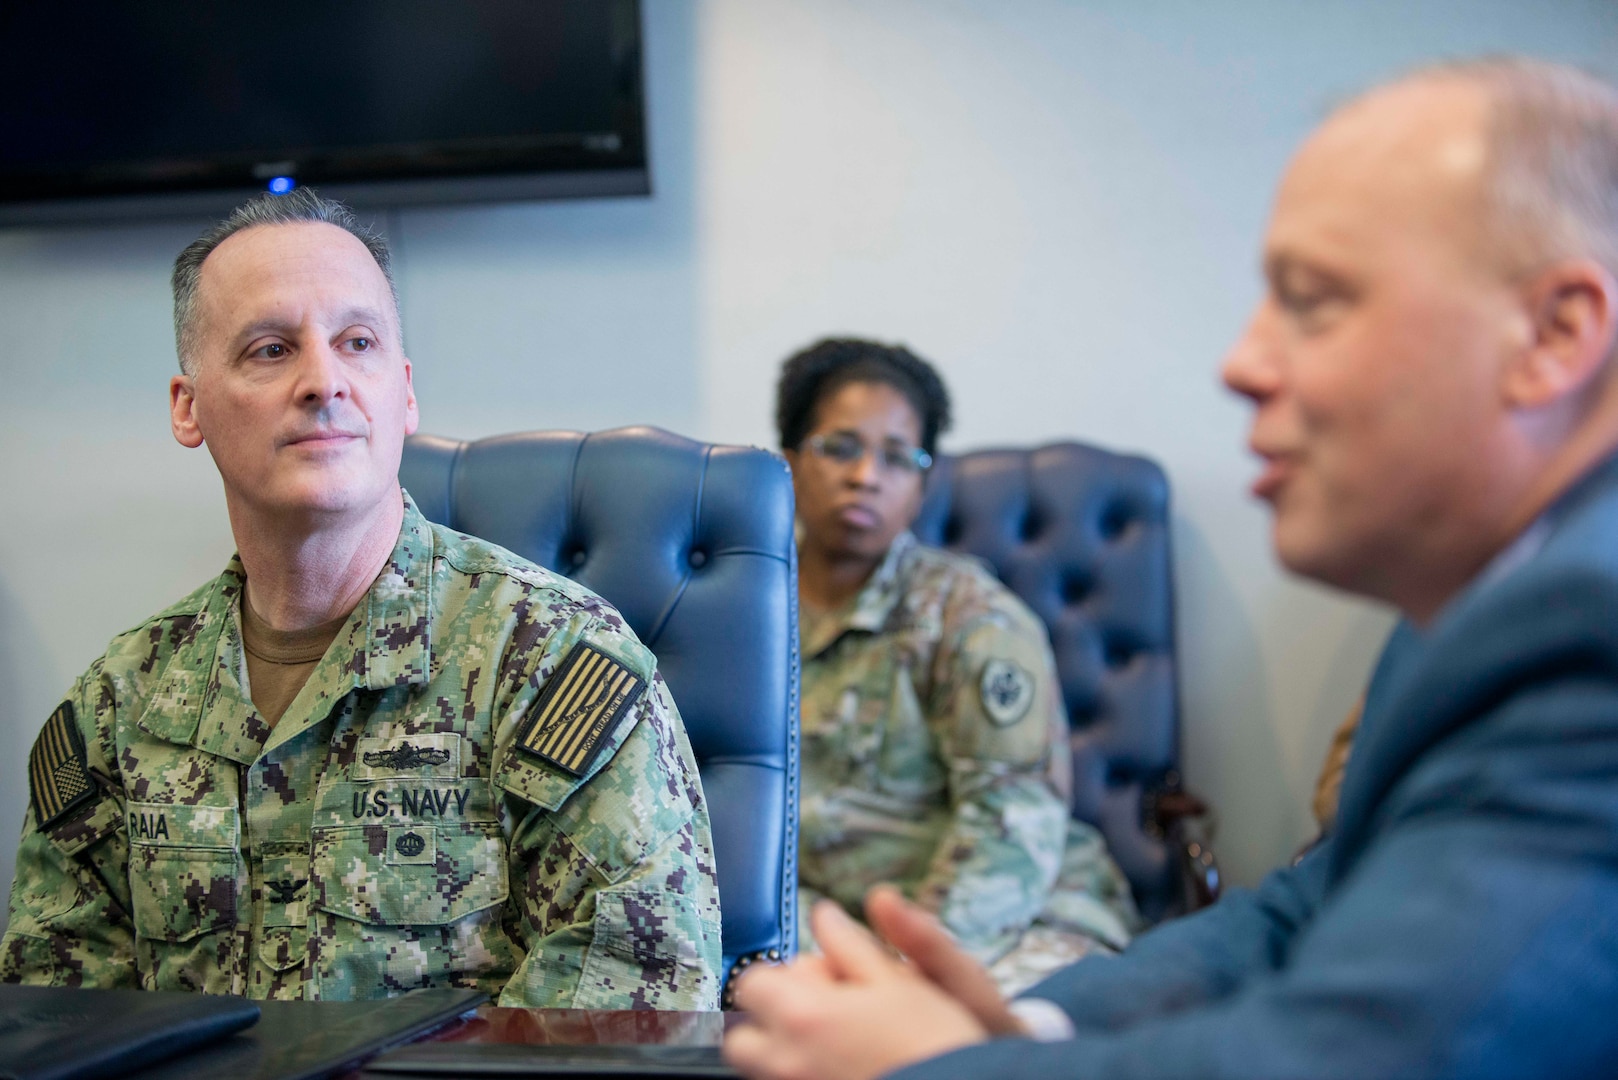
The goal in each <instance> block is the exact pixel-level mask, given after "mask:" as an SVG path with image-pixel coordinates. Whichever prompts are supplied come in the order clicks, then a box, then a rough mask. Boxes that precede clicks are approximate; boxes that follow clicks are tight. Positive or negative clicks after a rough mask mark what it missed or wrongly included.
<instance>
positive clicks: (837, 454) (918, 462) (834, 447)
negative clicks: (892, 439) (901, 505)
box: [804, 431, 933, 475]
mask: <svg viewBox="0 0 1618 1080" xmlns="http://www.w3.org/2000/svg"><path fill="white" fill-rule="evenodd" d="M804 445H805V446H807V447H808V448H809V452H810V453H812V454H814V455H815V457H818V458H822V459H824V460H826V461H833V462H836V463H837V464H839V465H852V464H854V463H855V462H857V461H859V460H860V459H861V458H863V457H864V456H865V444H864V443H863V442H861V441H860V437H859V436H858V435H855V434H854V433H853V432H852V431H834V432H832V433H831V434H829V435H811V436H809V438H807V439H805V440H804ZM876 460H877V464H879V465H881V466H882V468H884V469H886V470H888V471H889V472H896V473H911V474H916V475H919V474H921V473H924V472H926V471H927V470H928V469H930V468H932V467H933V456H932V455H931V454H929V453H928V452H927V451H925V450H923V449H922V448H921V447H919V446H906V445H905V444H904V443H886V444H884V445H883V447H882V449H881V450H878V451H877V457H876Z"/></svg>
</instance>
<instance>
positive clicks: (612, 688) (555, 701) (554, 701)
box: [517, 644, 646, 776]
mask: <svg viewBox="0 0 1618 1080" xmlns="http://www.w3.org/2000/svg"><path fill="white" fill-rule="evenodd" d="M645 687H646V680H645V679H643V678H641V677H640V676H639V675H636V674H635V673H634V672H633V671H631V670H629V668H627V667H625V666H624V665H623V664H621V663H619V662H618V661H617V660H614V659H613V658H612V657H610V656H608V655H607V654H606V653H604V652H602V651H601V650H600V649H597V648H596V647H595V646H593V645H585V644H579V645H576V646H574V648H573V651H572V652H571V653H569V654H568V655H567V659H566V660H563V661H562V666H561V667H559V668H557V669H556V673H555V674H554V675H552V676H551V681H550V682H548V683H546V684H545V689H544V690H542V691H541V692H540V697H539V702H538V703H537V704H536V705H535V706H534V712H533V715H532V716H530V717H529V719H528V723H527V724H526V725H525V726H524V727H523V729H522V731H521V732H519V733H518V735H517V745H518V746H519V747H521V748H522V749H523V751H524V752H526V753H529V754H532V755H533V756H534V757H537V758H539V759H540V760H542V761H548V762H550V763H551V764H552V765H555V766H556V767H557V768H558V769H562V770H564V771H566V772H569V773H572V774H573V775H574V776H583V775H584V774H585V773H586V772H588V771H589V769H590V764H591V762H593V761H594V760H595V756H596V753H597V751H599V750H600V749H601V746H602V745H603V740H604V739H605V737H606V735H607V733H608V732H610V731H611V730H612V729H613V725H614V724H615V723H616V722H617V720H618V718H619V717H621V716H623V715H624V713H625V712H627V711H628V710H629V707H630V706H631V705H633V704H634V703H635V701H636V699H637V698H639V697H640V692H641V691H642V690H643V689H645Z"/></svg>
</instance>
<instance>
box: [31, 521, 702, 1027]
mask: <svg viewBox="0 0 1618 1080" xmlns="http://www.w3.org/2000/svg"><path fill="white" fill-rule="evenodd" d="M405 504H406V505H405V518H404V525H403V528H402V529H401V531H400V535H399V541H398V544H397V546H396V547H395V549H394V551H393V554H392V556H391V558H390V560H389V562H388V564H387V565H386V566H385V567H384V569H383V571H382V573H381V575H380V576H379V577H378V578H377V580H376V582H375V584H373V585H372V586H371V589H370V591H369V592H368V593H367V594H366V596H365V597H364V599H362V600H361V602H360V604H359V606H358V607H356V608H355V610H354V612H353V613H352V614H351V615H350V616H349V620H348V623H347V624H346V626H345V627H344V628H343V629H342V630H341V631H339V632H338V635H337V638H336V640H335V641H334V642H333V643H332V646H331V648H330V649H329V650H328V651H327V653H326V655H325V657H324V658H323V659H322V660H321V661H320V663H319V665H318V666H317V667H316V669H315V671H314V672H313V673H312V674H311V675H310V677H309V680H308V682H307V683H306V684H305V686H304V687H303V690H302V691H301V693H300V694H299V696H298V697H297V699H296V700H294V701H293V702H292V704H291V706H290V707H289V708H288V709H287V711H286V713H285V715H284V716H283V717H282V718H281V720H280V722H279V723H278V724H277V725H275V727H274V728H273V729H271V728H270V727H269V726H268V725H266V724H265V722H264V721H263V720H262V718H260V717H259V716H258V715H257V714H256V713H255V711H254V709H253V705H252V702H251V699H250V697H249V688H248V687H247V686H246V666H245V663H244V656H243V651H242V639H241V624H240V604H241V598H242V590H243V583H244V575H243V569H242V565H241V563H240V561H239V560H232V562H231V564H230V565H229V567H227V569H226V570H225V572H224V573H223V574H221V575H220V576H219V577H218V578H216V579H214V580H213V581H212V582H210V583H208V584H207V585H205V586H203V587H202V588H201V589H199V590H198V591H197V592H195V593H193V594H192V595H191V596H189V597H187V598H186V599H185V600H182V601H181V602H180V603H178V604H176V605H174V606H173V607H171V608H169V609H168V610H167V611H164V612H162V613H160V614H158V615H157V616H155V617H154V618H152V619H150V620H149V621H147V622H145V623H143V624H142V625H140V626H138V627H136V628H135V629H133V630H131V631H129V632H128V633H125V634H122V635H120V636H119V637H117V638H116V639H114V640H113V642H112V644H111V646H110V647H109V648H108V650H107V653H106V654H105V655H104V656H103V657H101V658H100V659H99V660H97V661H96V662H95V663H94V664H92V665H91V667H90V669H89V671H87V672H86V673H85V674H84V675H83V676H82V677H81V678H80V679H79V680H78V681H77V682H76V683H75V684H74V686H73V689H72V691H71V692H70V693H69V695H68V698H67V700H66V701H65V702H63V704H62V705H61V706H60V707H59V708H58V709H57V711H56V712H55V714H53V716H52V717H51V719H50V721H49V722H48V723H47V724H46V726H45V729H44V731H43V733H42V734H41V736H40V738H39V741H38V743H37V744H36V745H35V747H34V751H33V753H32V755H31V757H30V762H29V774H30V783H31V791H32V796H33V797H32V805H31V807H30V810H29V813H28V815H27V819H26V824H25V826H24V829H23V836H22V843H21V848H20V850H19V852H18V856H17V873H16V879H15V881H14V882H13V884H12V892H11V921H10V925H9V927H8V929H7V931H6V934H5V938H4V941H3V943H0V977H3V978H4V979H5V980H7V981H12V982H29V983H43V984H55V985H82V986H97V987H145V988H148V989H164V990H173V989H179V990H200V991H205V992H209V993H232V994H239V995H245V996H248V997H256V998H307V999H355V998H376V997H384V996H387V995H390V994H396V993H400V992H402V991H405V990H410V989H413V988H416V987H424V986H463V987H476V988H478V989H481V990H484V991H486V992H488V993H489V994H491V995H494V996H496V997H497V998H498V1000H499V1001H500V1002H501V1003H503V1004H513V1005H543V1006H567V1007H579V1008H664V1009H708V1008H715V1007H717V998H718V990H719V965H720V960H719V957H720V943H719V900H718V891H717V884H716V881H715V877H714V865H713V852H712V843H711V838H710V834H709V825H708V816H707V810H706V806H705V803H704V801H703V796H702V787H701V783H700V782H699V780H698V776H697V770H696V765H695V762H694V760H693V758H692V754H691V748H690V746H689V744H688V743H687V741H686V736H685V731H684V729H683V727H682V726H681V723H680V719H679V714H678V712H677V711H676V709H675V707H674V703H673V701H672V700H671V699H670V697H669V694H668V691H667V688H666V687H665V686H664V684H663V681H662V678H661V677H660V676H659V675H658V674H657V672H656V670H655V660H654V659H653V657H652V655H651V653H650V652H648V651H647V650H646V649H645V648H644V647H643V646H642V645H641V644H640V642H639V641H637V640H636V638H635V636H634V634H633V633H632V632H631V631H630V630H629V629H628V627H626V626H625V625H624V623H623V620H622V618H621V617H620V616H619V614H618V613H617V611H615V610H614V609H613V608H612V607H611V606H610V605H609V604H607V603H606V602H605V601H603V600H601V599H600V598H599V597H597V596H595V595H594V594H592V593H591V592H589V591H588V590H587V589H585V588H583V587H582V586H579V585H577V584H575V583H573V582H571V581H568V580H567V579H565V578H562V577H559V576H557V575H555V574H552V573H550V572H549V571H546V570H543V569H541V568H539V567H537V566H534V565H533V564H531V563H528V562H525V561H523V560H522V559H519V558H518V557H516V556H515V555H513V554H511V553H510V552H508V551H505V550H503V549H501V548H498V547H495V546H493V545H491V544H488V543H485V542H483V541H481V540H477V539H474V538H472V537H468V536H463V535H460V534H457V533H454V532H451V531H449V530H447V529H444V528H441V527H439V526H436V525H433V524H430V523H429V522H427V521H426V520H425V519H424V518H423V517H422V516H421V514H420V513H419V512H418V511H417V509H416V507H415V505H414V503H412V502H411V501H410V499H409V497H408V496H405Z"/></svg>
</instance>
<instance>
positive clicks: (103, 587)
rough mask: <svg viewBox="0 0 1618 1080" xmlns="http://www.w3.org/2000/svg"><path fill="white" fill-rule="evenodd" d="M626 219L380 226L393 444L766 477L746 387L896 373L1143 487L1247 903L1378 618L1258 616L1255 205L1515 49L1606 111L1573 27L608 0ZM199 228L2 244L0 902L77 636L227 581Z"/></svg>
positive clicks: (1445, 16)
mask: <svg viewBox="0 0 1618 1080" xmlns="http://www.w3.org/2000/svg"><path fill="white" fill-rule="evenodd" d="M644 8H645V21H646V36H647V69H648V81H649V99H650V109H651V113H652V125H651V136H652V152H653V155H654V170H655V184H656V187H657V194H656V196H655V197H653V198H652V199H649V200H648V199H640V200H621V201H601V202H569V203H556V204H532V205H520V206H501V207H475V208H453V209H444V208H436V209H419V210H408V211H404V212H401V213H398V214H395V215H392V216H391V217H390V218H388V219H387V221H386V224H387V225H388V226H389V228H390V231H391V232H392V233H393V235H394V237H395V239H396V241H397V243H398V246H399V265H400V283H401V287H402V292H403V299H404V305H405V321H406V333H407V345H408V347H409V350H410V352H411V354H412V356H413V358H414V359H415V361H416V364H417V372H418V388H419V390H420V393H421V397H422V411H423V426H424V430H428V431H435V432H440V433H444V434H452V435H457V436H476V435H484V434H492V433H495V432H500V431H509V430H517V429H524V428H541V427H561V426H566V427H576V428H599V427H607V426H614V425H618V424H625V423H641V422H646V423H655V424H660V425H662V426H665V427H668V428H672V429H674V430H677V431H681V432H685V433H688V434H691V435H695V436H699V437H703V438H709V439H717V440H726V441H741V442H755V443H761V444H765V445H770V444H771V442H772V432H771V430H770V424H769V415H770V400H771V393H772V386H773V379H774V374H775V369H776V365H777V363H778V362H779V360H780V358H781V357H782V356H783V355H785V354H786V353H787V352H789V351H790V350H792V349H793V348H795V347H797V346H799V345H801V344H803V343H804V342H806V341H807V340H809V339H811V338H813V337H816V336H818V335H821V334H824V333H827V332H833V331H835V332H849V333H859V334H865V335H871V336H876V337H882V338H889V339H898V340H903V341H906V342H908V343H910V344H911V345H912V346H914V347H915V348H917V349H918V350H919V351H921V352H922V353H923V354H924V355H927V356H929V357H931V358H932V359H934V360H935V361H936V362H937V363H938V364H939V365H940V367H941V368H942V369H943V370H944V372H945V374H946V376H947V377H948V378H949V380H950V383H951V386H952V388H953V390H954V392H955V395H956V399H957V413H958V418H959V419H958V426H957V429H956V431H955V433H954V434H953V435H952V436H950V437H949V438H948V439H947V440H946V445H947V446H950V447H954V448H968V447H974V446H981V445H986V444H989V443H1031V442H1035V441H1039V440H1044V439H1055V438H1069V437H1079V438H1085V439H1091V440H1095V441H1098V442H1101V443H1104V444H1107V445H1111V446H1114V447H1118V448H1122V449H1128V450H1137V451H1143V452H1145V453H1148V454H1151V455H1153V456H1155V457H1156V458H1158V459H1159V460H1160V461H1162V462H1163V463H1164V465H1165V466H1166V467H1167V469H1168V471H1169V474H1170V477H1171V479H1172V481H1173V484H1174V492H1175V499H1176V506H1177V511H1176V526H1177V528H1176V532H1175V538H1174V539H1175V544H1176V567H1177V572H1178V587H1179V602H1180V619H1181V622H1180V640H1181V649H1182V656H1183V660H1184V663H1183V667H1182V691H1183V697H1184V703H1185V735H1184V747H1185V765H1186V773H1187V776H1188V779H1189V781H1190V783H1191V785H1192V786H1193V787H1194V788H1195V789H1196V790H1198V791H1199V792H1201V793H1203V794H1204V795H1206V796H1208V797H1210V798H1211V800H1212V801H1213V802H1214V803H1215V804H1216V805H1217V807H1218V809H1219V814H1220V819H1221V831H1220V843H1219V845H1218V846H1219V849H1220V853H1221V856H1222V858H1223V860H1224V862H1225V864H1226V866H1227V868H1228V870H1229V871H1230V874H1231V876H1232V877H1233V878H1234V879H1236V880H1238V881H1244V882H1246V881H1252V880H1254V879H1255V878H1256V877H1257V876H1258V875H1259V874H1260V873H1261V872H1262V871H1263V869H1265V868H1266V867H1267V866H1269V865H1271V864H1273V863H1274V862H1275V861H1277V860H1278V859H1281V858H1283V857H1285V855H1286V854H1287V853H1288V852H1289V851H1290V850H1291V849H1292V848H1293V847H1294V846H1295V845H1296V844H1297V843H1299V842H1300V841H1301V840H1302V839H1304V838H1305V836H1306V835H1307V833H1308V831H1309V826H1308V818H1307V801H1308V793H1309V789H1310V786H1311V783H1312V779H1313V774H1314V771H1315V769H1316V767H1317V764H1318V761H1319V758H1320V755H1321V753H1322V752H1323V749H1324V746H1325V742H1326V738H1327V736H1328V734H1329V732H1330V729H1331V727H1332V726H1333V724H1334V723H1335V721H1336V720H1337V719H1338V718H1339V717H1340V716H1341V714H1342V713H1343V712H1344V711H1345V710H1346V709H1347V708H1348V706H1349V705H1350V704H1351V703H1352V701H1353V699H1354V697H1355V695H1356V694H1357V692H1358V689H1359V687H1360V685H1361V683H1362V681H1363V679H1364V676H1365V672H1366V670H1367V668H1368V666H1369V664H1370V662H1371V660H1372V658H1373V657H1374V654H1375V651H1376V649H1377V647H1378V645H1379V643H1380V637H1381V635H1382V634H1383V633H1384V632H1385V629H1386V626H1387V618H1386V616H1385V615H1384V614H1383V613H1380V612H1378V611H1375V610H1372V609H1370V608H1368V607H1365V606H1363V605H1360V604H1356V603H1351V602H1348V601H1345V600H1343V599H1341V598H1339V597H1334V596H1328V595H1326V594H1324V593H1322V592H1321V591H1319V590H1316V589H1314V588H1311V587H1308V586H1304V585H1300V584H1297V583H1294V582H1291V581H1288V580H1286V579H1284V578H1283V577H1282V576H1280V574H1279V573H1278V572H1277V571H1276V570H1275V568H1274V567H1273V565H1272V563H1271V560H1270V558H1269V556H1268V553H1267V542H1266V530H1265V518H1264V516H1263V514H1262V513H1261V512H1260V511H1259V509H1258V508H1256V507H1255V506H1253V505H1251V504H1250V503H1249V501H1248V500H1247V499H1246V498H1245V497H1244V496H1243V494H1242V492H1243V490H1244V489H1245V487H1246V484H1247V483H1248V482H1249V481H1250V479H1251V477H1252V475H1253V473H1254V468H1253V464H1252V462H1251V461H1250V460H1249V459H1247V457H1246V456H1245V455H1244V453H1243V452H1242V450H1241V443H1242V439H1243V430H1244V425H1245V413H1244V410H1243V409H1242V407H1241V406H1240V405H1239V403H1237V402H1236V401H1234V400H1232V399H1231V398H1229V396H1228V395H1226V394H1225V393H1223V392H1222V391H1221V390H1220V389H1219V388H1218V386H1217V384H1216V380H1215V374H1214V372H1215V368H1216V365H1217V362H1218V359H1219V356H1220V353H1221V351H1222V349H1223V347H1224V346H1225V344H1226V343H1227V342H1229V341H1230V340H1231V339H1232V337H1233V336H1234V335H1235V334H1236V332H1237V330H1238V328H1239V326H1240V323H1241V321H1242V319H1243V317H1244V314H1245V311H1246V308H1247V307H1248V306H1249V305H1250V304H1251V303H1252V302H1253V300H1254V299H1255V298H1256V296H1257V295H1258V277H1257V273H1256V263H1257V258H1256V251H1257V241H1258V237H1259V233H1260V230H1261V228H1262V225H1263V221H1264V217H1265V212H1266V205H1267V202H1268V199H1269V194H1270V192H1271V190H1272V187H1273V184H1274V181H1275V178H1276V176H1277V174H1278V172H1279V170H1280V169H1281V167H1282V165H1283V163H1284V161H1285V159H1286V156H1287V154H1288V152H1289V150H1290V148H1291V147H1292V146H1294V144H1295V143H1296V142H1297V140H1298V139H1299V138H1300V137H1301V136H1302V135H1303V134H1304V133H1305V132H1306V131H1307V130H1308V128H1309V127H1310V126H1311V125H1312V124H1313V123H1314V122H1315V121H1316V120H1317V119H1318V117H1319V116H1320V115H1321V113H1322V111H1323V110H1324V109H1325V108H1326V107H1327V106H1328V105H1329V104H1330V103H1331V102H1332V101H1333V100H1335V99H1338V98H1340V97H1341V96H1343V95H1345V94H1347V93H1350V92H1352V91H1353V90H1354V89H1356V88H1358V87H1360V86H1362V85H1363V84H1365V83H1366V82H1368V81H1370V80H1373V79H1376V78H1378V77H1381V76H1384V75H1386V74H1389V73H1392V72H1395V71H1398V70H1400V69H1403V68H1405V67H1408V66H1410V65H1412V64H1416V63H1419V62H1422V61H1425V60H1429V59H1433V58H1437V57H1443V56H1454V55H1467V54H1473V53H1477V52H1483V51H1502V50H1521V51H1529V52H1534V53H1538V54H1540V55H1544V56H1549V57H1554V58H1562V59H1568V60H1573V61H1576V62H1581V63H1584V64H1586V65H1588V66H1591V67H1592V68H1594V69H1595V70H1598V71H1601V72H1603V73H1604V74H1606V75H1608V76H1618V6H1614V5H1611V4H1610V3H1606V2H1602V0H1583V2H1580V0H1539V2H1537V3H1535V4H1532V5H1529V4H1522V3H1519V2H1514V0H1419V2H1416V0H1402V2H1397V3H1395V2H1384V0H1313V2H1311V3H1308V4H1299V3H1296V2H1292V0H1247V2H1223V3H1207V2H1206V0H1180V2H1170V0H1153V2H1152V3H1138V2H1133V0H1086V2H1079V0H1073V2H1059V0H1015V2H1009V3H1008V2H1006V0H858V2H856V0H713V2H702V3H694V4H693V3H685V2H681V0H644ZM201 224H202V223H200V222H180V223H168V224H161V225H142V226H130V227H123V228H116V229H94V230H92V229H54V230H24V231H5V232H0V507H4V508H5V510H4V513H5V520H6V522H7V526H8V529H9V533H10V536H11V538H12V544H13V554H12V556H11V557H10V558H7V559H4V560H0V878H9V876H10V870H11V858H12V852H13V850H14V841H13V840H12V838H13V837H14V836H15V835H16V832H17V830H18V828H19V827H20V823H21V819H22V813H23V809H24V805H25V803H26V799H27V787H26V782H25V779H24V775H25V774H24V768H23V763H24V758H25V756H26V753H27V749H28V747H29V746H30V745H31V743H32V741H33V737H34V734H35V732H36V731H37V730H38V727H39V725H40V723H42V722H43V720H44V719H45V717H46V716H47V715H48V714H49V712H50V710H51V709H52V708H53V707H54V706H55V704H56V702H57V701H58V700H59V699H60V696H61V694H62V692H63V690H64V689H65V688H66V687H67V685H68V684H69V682H70V681H71V680H72V679H73V677H74V676H75V675H76V674H77V673H78V672H79V671H81V670H82V669H83V668H84V666H85V665H86V664H87V663H88V662H89V661H90V660H91V659H92V658H93V657H94V656H95V655H96V654H97V653H98V652H99V651H100V650H101V648H102V647H103V646H104V644H105V642H106V641H107V639H108V638H109V637H111V636H112V635H113V634H114V633H117V632H118V631H120V630H122V629H124V628H126V627H128V626H129V625H131V624H133V623H135V622H137V621H138V620H140V619H141V618H142V617H144V616H145V615H147V614H149V613H151V612H152V611H155V610H156V609H157V608H159V607H161V606H163V605H164V604H166V603H167V602H168V601H170V600H171V599H174V598H175V597H177V596H179V595H181V594H182V593H184V592H185V591H187V590H189V589H190V588H191V587H193V586H194V585H196V584H197V583H199V582H200V581H202V580H203V579H205V578H207V577H208V576H210V575H212V574H213V573H215V572H217V570H218V569H219V567H220V566H222V565H223V563H224V560H225V559H226V557H227V556H228V554H229V552H230V550H231V540H230V536H229V533H228V530H227V528H226V524H225V519H224V512H223V502H222V498H221V496H220V493H219V485H218V482H217V479H216V478H215V477H214V475H213V473H212V470H211V467H210V465H209V462H208V460H207V458H206V456H205V455H204V454H200V453H190V452H187V451H184V450H182V449H181V448H180V447H178V446H177V445H175V444H174V443H173V442H172V441H171V440H170V438H169V435H168V431H167V424H166V417H165V412H164V401H165V383H166V379H167V377H168V375H169V372H170V370H171V368H172V365H173V356H172V342H171V339H170V332H169V326H168V299H167V284H166V280H167V277H166V276H167V270H168V266H169V262H170V260H171V259H172V258H173V256H174V254H175V253H176V252H177V251H178V250H179V248H180V247H181V246H183V244H184V243H186V242H187V241H188V240H189V239H190V238H191V237H192V236H193V235H195V233H196V232H197V231H198V230H199V229H200V227H201Z"/></svg>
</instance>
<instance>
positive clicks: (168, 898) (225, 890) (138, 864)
mask: <svg viewBox="0 0 1618 1080" xmlns="http://www.w3.org/2000/svg"><path fill="white" fill-rule="evenodd" d="M125 822H126V825H127V827H128V830H129V892H130V902H131V906H132V907H133V909H134V910H133V912H132V916H133V921H134V923H135V933H136V935H137V936H139V937H141V938H145V939H146V940H148V941H168V942H181V941H189V940H190V939H192V938H195V937H198V936H199V935H202V934H205V933H208V932H210V931H214V930H225V929H231V928H233V927H235V925H236V910H237V904H238V900H239V898H240V895H241V889H242V870H243V868H242V860H241V855H240V854H239V852H238V850H237V844H238V842H239V836H240V818H239V816H238V814H237V811H236V808H235V807H234V806H179V805H170V804H166V803H134V802H132V803H130V804H129V805H128V809H127V813H126V817H125Z"/></svg>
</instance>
